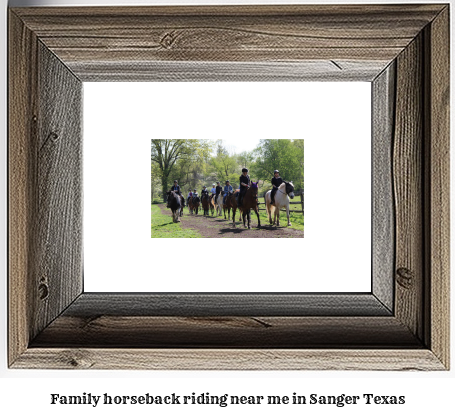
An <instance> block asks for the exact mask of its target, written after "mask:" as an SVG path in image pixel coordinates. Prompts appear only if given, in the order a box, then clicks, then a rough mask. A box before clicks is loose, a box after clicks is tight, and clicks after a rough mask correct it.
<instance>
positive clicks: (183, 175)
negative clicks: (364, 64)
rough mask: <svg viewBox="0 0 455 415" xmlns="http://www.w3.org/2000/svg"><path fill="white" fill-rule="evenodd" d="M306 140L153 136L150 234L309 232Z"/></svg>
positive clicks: (199, 235)
mask: <svg viewBox="0 0 455 415" xmlns="http://www.w3.org/2000/svg"><path fill="white" fill-rule="evenodd" d="M303 148H304V140H290V139H289V140H288V139H276V140H274V139H260V140H259V139H258V140H255V139H249V140H243V141H240V142H237V141H236V140H229V139H226V140H221V139H220V140H196V139H187V140H185V139H180V140H159V139H158V140H151V200H152V206H151V209H152V233H151V234H152V238H303V234H304V231H303V227H304V190H303V177H304V174H303V172H304V150H303Z"/></svg>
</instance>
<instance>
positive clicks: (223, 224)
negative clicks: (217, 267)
mask: <svg viewBox="0 0 455 415" xmlns="http://www.w3.org/2000/svg"><path fill="white" fill-rule="evenodd" d="M159 207H160V209H161V213H163V214H164V215H168V216H171V210H170V209H167V208H166V205H165V204H160V205H159ZM200 212H201V210H199V214H198V215H190V214H189V212H188V207H185V209H184V210H183V216H182V217H181V218H180V220H181V226H182V228H183V229H194V230H196V231H198V232H199V233H200V234H201V236H202V237H203V238H303V231H299V230H296V229H292V227H291V228H287V227H286V228H284V227H281V226H278V227H276V226H271V225H269V224H268V223H267V224H265V223H263V222H262V223H261V228H259V229H258V228H257V227H256V226H257V218H256V214H255V213H254V212H252V214H251V229H248V228H246V229H245V228H244V227H243V222H241V221H240V220H239V211H237V212H236V216H235V219H236V221H235V222H236V227H235V228H234V227H233V225H232V212H231V220H227V219H224V214H223V215H222V216H205V217H204V216H203V215H202V214H201V213H200Z"/></svg>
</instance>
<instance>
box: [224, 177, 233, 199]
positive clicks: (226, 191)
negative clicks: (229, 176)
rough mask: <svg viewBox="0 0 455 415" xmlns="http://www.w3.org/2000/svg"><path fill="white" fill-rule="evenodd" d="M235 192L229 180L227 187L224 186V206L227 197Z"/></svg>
mask: <svg viewBox="0 0 455 415" xmlns="http://www.w3.org/2000/svg"><path fill="white" fill-rule="evenodd" d="M233 191H234V189H233V188H232V186H231V183H229V180H226V186H224V191H223V204H226V196H227V195H228V194H229V193H232V192H233Z"/></svg>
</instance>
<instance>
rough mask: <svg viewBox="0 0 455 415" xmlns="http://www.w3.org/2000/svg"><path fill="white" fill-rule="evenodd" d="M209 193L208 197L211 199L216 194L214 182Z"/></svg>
mask: <svg viewBox="0 0 455 415" xmlns="http://www.w3.org/2000/svg"><path fill="white" fill-rule="evenodd" d="M210 193H211V195H210V197H211V198H212V199H213V198H214V197H215V195H216V184H215V183H213V184H212V188H211V189H210Z"/></svg>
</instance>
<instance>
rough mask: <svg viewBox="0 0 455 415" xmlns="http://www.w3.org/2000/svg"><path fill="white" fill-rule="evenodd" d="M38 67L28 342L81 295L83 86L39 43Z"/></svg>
mask: <svg viewBox="0 0 455 415" xmlns="http://www.w3.org/2000/svg"><path fill="white" fill-rule="evenodd" d="M38 62H39V81H38V82H39V86H38V87H39V117H38V136H37V145H38V151H37V157H38V160H37V165H38V169H37V173H38V174H37V178H38V180H37V192H38V194H37V201H36V206H35V222H36V224H37V237H38V238H39V239H38V240H37V241H36V243H35V264H34V272H33V279H34V283H35V284H36V286H37V287H38V296H39V300H38V301H37V302H36V306H35V307H36V309H35V310H34V315H35V319H34V326H33V328H32V337H34V336H35V335H36V334H37V333H39V332H40V331H41V330H42V329H43V328H44V327H46V326H47V324H49V322H50V321H52V320H53V319H55V318H56V317H57V316H58V315H59V314H60V313H61V312H62V311H63V310H64V309H65V308H66V307H68V305H70V304H71V303H72V302H73V301H74V299H75V298H76V297H77V296H78V295H79V294H80V293H81V292H82V140H81V137H82V83H81V82H80V81H79V80H78V79H77V78H76V77H75V76H74V75H73V74H72V73H71V72H70V71H69V70H68V68H66V67H65V66H64V65H63V64H62V62H61V61H60V60H59V59H58V58H57V57H56V56H55V55H54V54H53V53H52V52H50V51H49V49H47V48H46V47H45V46H44V45H43V44H41V43H38Z"/></svg>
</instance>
